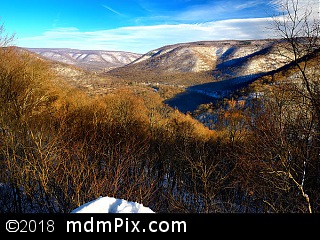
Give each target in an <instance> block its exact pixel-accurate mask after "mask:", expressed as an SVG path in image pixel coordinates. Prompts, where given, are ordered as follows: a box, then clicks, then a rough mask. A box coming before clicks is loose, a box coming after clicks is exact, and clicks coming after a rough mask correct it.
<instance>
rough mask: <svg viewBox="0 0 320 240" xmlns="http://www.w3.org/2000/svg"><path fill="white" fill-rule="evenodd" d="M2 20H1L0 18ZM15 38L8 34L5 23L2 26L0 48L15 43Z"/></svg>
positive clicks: (13, 35)
mask: <svg viewBox="0 0 320 240" xmlns="http://www.w3.org/2000/svg"><path fill="white" fill-rule="evenodd" d="M0 20H1V18H0ZM14 38H15V34H8V33H6V29H5V27H4V23H2V24H1V25H0V47H5V46H8V45H9V43H11V42H13V40H14Z"/></svg>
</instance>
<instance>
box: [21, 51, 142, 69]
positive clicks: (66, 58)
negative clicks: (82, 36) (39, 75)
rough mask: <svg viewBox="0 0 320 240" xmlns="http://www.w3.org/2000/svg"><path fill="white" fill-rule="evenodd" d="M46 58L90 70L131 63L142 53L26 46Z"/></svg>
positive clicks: (111, 67)
mask: <svg viewBox="0 0 320 240" xmlns="http://www.w3.org/2000/svg"><path fill="white" fill-rule="evenodd" d="M26 49H27V50H29V51H31V52H34V53H37V54H39V55H41V56H42V57H44V58H47V59H49V60H54V61H58V62H62V63H67V64H71V65H74V66H77V67H81V68H83V69H85V70H90V71H99V72H101V71H109V70H111V69H113V68H117V67H122V66H125V65H126V64H129V63H131V62H132V61H134V60H136V59H137V58H139V57H141V54H137V53H131V52H124V51H103V50H78V49H70V48H26Z"/></svg>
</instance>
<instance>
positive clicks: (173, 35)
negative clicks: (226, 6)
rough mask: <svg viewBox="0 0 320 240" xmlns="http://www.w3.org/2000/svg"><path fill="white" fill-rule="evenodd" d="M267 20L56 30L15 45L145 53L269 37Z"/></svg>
mask: <svg viewBox="0 0 320 240" xmlns="http://www.w3.org/2000/svg"><path fill="white" fill-rule="evenodd" d="M270 21H272V20H271V19H270V18H259V19H255V18H252V19H233V20H223V21H212V22H207V23H202V24H177V25H155V26H135V27H121V28H115V29H110V30H103V31H93V32H81V31H80V30H79V29H77V28H57V29H52V30H50V31H47V32H45V33H44V34H43V35H41V36H37V37H32V38H21V39H18V44H17V45H19V46H22V47H23V46H28V47H63V48H65V47H67V48H68V47H69V48H78V49H91V50H93V49H100V50H117V51H128V52H136V53H146V52H148V51H150V50H153V49H156V48H159V47H162V46H165V45H169V44H175V43H181V42H193V41H205V40H208V41H210V40H227V39H229V40H230V39H239V40H241V39H262V38H270V37H272V35H273V34H272V31H271V30H268V25H269V24H270Z"/></svg>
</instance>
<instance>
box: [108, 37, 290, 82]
mask: <svg viewBox="0 0 320 240" xmlns="http://www.w3.org/2000/svg"><path fill="white" fill-rule="evenodd" d="M278 44H279V43H278V41H276V40H274V39H273V40H271V39H265V40H250V41H249V40H248V41H240V40H230V41H200V42H191V43H180V44H174V45H168V46H164V47H161V48H158V49H155V50H152V51H150V52H148V53H146V54H144V55H142V56H141V57H139V58H137V59H136V60H134V61H132V62H131V63H130V64H128V65H126V66H123V67H119V68H115V69H112V70H110V71H109V73H110V74H113V75H115V76H118V77H121V78H126V77H129V78H130V79H131V80H132V79H134V80H135V81H137V80H138V79H139V78H141V73H143V74H147V73H148V74H149V73H150V74H151V73H154V74H155V75H156V76H153V78H155V79H154V80H153V82H155V81H161V79H163V76H168V75H177V74H184V75H187V74H188V73H190V74H193V78H197V77H195V76H194V75H195V73H196V74H198V76H200V75H202V76H203V74H204V73H206V75H207V76H206V78H204V77H202V80H201V81H192V80H191V81H189V82H188V81H185V79H186V78H185V77H184V78H183V79H181V82H177V81H176V80H175V83H176V84H184V85H186V86H192V85H195V84H199V83H205V82H212V81H220V80H226V79H230V78H235V77H243V76H247V75H256V74H259V73H264V72H268V71H272V70H276V69H278V68H280V67H282V66H284V65H285V64H288V60H287V59H286V58H285V57H282V56H280V55H279V54H278V52H277V45H278ZM128 72H130V75H128ZM135 74H136V75H137V77H136V78H135ZM208 75H209V76H211V77H209V78H208Z"/></svg>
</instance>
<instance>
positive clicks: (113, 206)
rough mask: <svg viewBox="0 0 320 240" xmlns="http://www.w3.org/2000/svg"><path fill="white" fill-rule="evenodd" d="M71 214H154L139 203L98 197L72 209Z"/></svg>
mask: <svg viewBox="0 0 320 240" xmlns="http://www.w3.org/2000/svg"><path fill="white" fill-rule="evenodd" d="M71 213H154V211H152V210H151V209H150V208H148V207H145V206H143V205H142V204H141V203H137V202H130V201H127V200H124V199H117V198H113V197H101V196H100V197H99V198H97V199H95V200H93V201H91V202H88V203H85V204H83V205H81V206H80V207H78V208H76V209H74V210H73V211H72V212H71Z"/></svg>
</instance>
